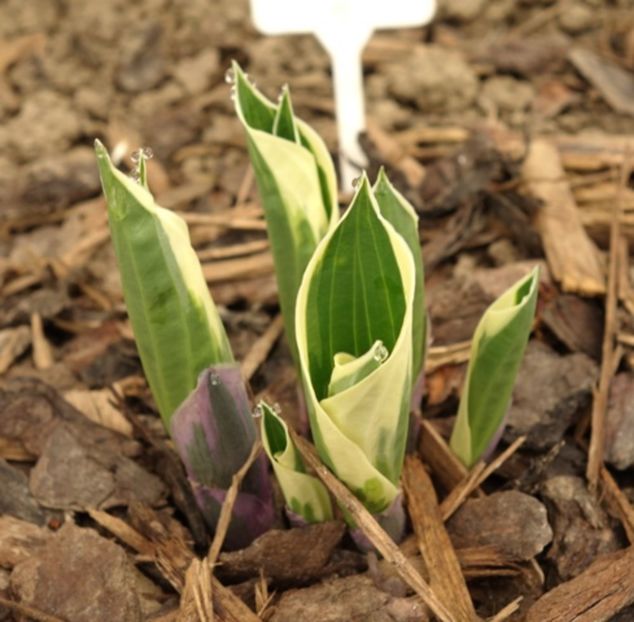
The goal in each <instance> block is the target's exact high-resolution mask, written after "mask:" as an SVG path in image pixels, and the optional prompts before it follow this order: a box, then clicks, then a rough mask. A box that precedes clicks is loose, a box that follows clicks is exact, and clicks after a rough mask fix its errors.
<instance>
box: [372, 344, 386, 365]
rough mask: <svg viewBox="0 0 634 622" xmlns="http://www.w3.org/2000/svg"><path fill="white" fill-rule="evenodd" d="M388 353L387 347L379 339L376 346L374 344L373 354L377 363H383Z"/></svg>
mask: <svg viewBox="0 0 634 622" xmlns="http://www.w3.org/2000/svg"><path fill="white" fill-rule="evenodd" d="M389 355H390V353H389V352H388V350H387V348H386V347H385V346H384V345H383V342H382V341H379V342H378V343H377V344H376V346H374V355H373V358H374V360H375V361H376V362H377V363H384V362H385V360H386V359H387V357H388V356H389Z"/></svg>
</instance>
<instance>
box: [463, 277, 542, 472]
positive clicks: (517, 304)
mask: <svg viewBox="0 0 634 622" xmlns="http://www.w3.org/2000/svg"><path fill="white" fill-rule="evenodd" d="M538 284H539V270H538V268H535V269H534V270H533V271H532V272H531V273H530V274H529V275H527V276H526V277H524V278H523V279H521V280H519V281H518V282H517V283H516V284H515V285H513V287H511V288H510V289H508V290H507V291H506V292H505V293H504V294H502V295H501V296H500V297H499V298H498V299H497V300H496V301H495V302H494V303H493V304H492V305H491V306H490V307H489V308H488V309H487V310H486V312H485V314H484V315H483V316H482V319H481V320H480V323H479V324H478V326H477V328H476V331H475V334H474V336H473V341H472V344H471V357H470V359H469V367H468V370H467V378H466V381H465V384H464V388H463V390H462V396H461V399H460V405H459V408H458V417H457V419H456V423H455V425H454V428H453V432H452V435H451V441H450V445H451V448H452V449H453V451H454V453H455V454H456V455H457V456H458V458H460V460H461V461H462V462H463V463H464V464H465V466H467V467H471V466H472V465H473V464H475V463H476V462H477V461H478V460H479V459H480V458H481V457H482V456H483V454H484V453H485V452H486V451H487V449H489V448H491V445H492V444H493V443H494V442H495V441H496V440H497V439H498V438H499V434H500V432H501V428H502V426H503V423H504V418H505V415H506V412H507V410H508V407H509V405H510V401H511V394H512V392H513V385H514V384H515V378H516V376H517V372H518V369H519V367H520V363H521V361H522V357H523V355H524V350H525V348H526V344H527V343H528V337H529V335H530V331H531V326H532V323H533V318H534V316H535V306H536V304H537V290H538Z"/></svg>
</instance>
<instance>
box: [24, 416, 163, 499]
mask: <svg viewBox="0 0 634 622" xmlns="http://www.w3.org/2000/svg"><path fill="white" fill-rule="evenodd" d="M30 486H31V491H32V492H33V495H34V497H35V498H36V499H37V500H38V501H39V502H40V503H41V504H42V505H43V506H45V507H48V508H54V509H58V510H87V509H93V508H99V509H104V508H109V507H114V506H117V505H122V504H127V503H130V502H132V501H141V502H143V503H147V504H150V505H155V504H157V503H158V502H159V501H160V500H161V499H162V497H163V494H164V492H165V488H164V486H163V483H162V482H161V481H160V480H159V479H158V478H157V477H156V476H155V475H152V474H151V473H149V472H147V471H146V470H145V469H143V468H142V467H141V466H139V465H138V464H136V462H134V461H133V460H131V459H130V458H127V457H125V456H121V455H118V454H117V453H115V452H112V451H110V450H108V449H106V448H103V447H100V446H99V445H96V444H92V443H90V442H85V441H84V440H83V439H82V437H81V434H78V433H77V431H75V430H73V429H72V428H71V426H70V425H68V424H66V423H59V424H58V425H57V426H56V427H55V428H54V430H53V432H52V433H51V435H50V436H49V438H48V439H47V441H46V443H45V444H44V447H43V448H42V455H41V456H40V458H39V460H38V461H37V464H36V465H35V467H33V469H32V471H31V478H30Z"/></svg>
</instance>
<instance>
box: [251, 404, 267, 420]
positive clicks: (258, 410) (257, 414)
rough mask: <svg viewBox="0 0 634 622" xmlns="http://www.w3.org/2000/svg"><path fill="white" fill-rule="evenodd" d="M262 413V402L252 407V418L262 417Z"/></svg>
mask: <svg viewBox="0 0 634 622" xmlns="http://www.w3.org/2000/svg"><path fill="white" fill-rule="evenodd" d="M262 415H264V407H263V406H262V404H258V405H257V406H256V407H255V408H254V409H253V418H254V419H259V418H260V417H262Z"/></svg>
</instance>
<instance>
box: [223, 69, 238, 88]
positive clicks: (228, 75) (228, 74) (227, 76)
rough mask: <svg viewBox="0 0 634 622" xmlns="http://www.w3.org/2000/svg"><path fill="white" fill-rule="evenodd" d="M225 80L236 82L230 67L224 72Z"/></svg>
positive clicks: (229, 82) (231, 82)
mask: <svg viewBox="0 0 634 622" xmlns="http://www.w3.org/2000/svg"><path fill="white" fill-rule="evenodd" d="M225 82H226V83H227V84H235V83H236V74H235V72H234V71H233V68H232V67H229V69H227V71H226V72H225Z"/></svg>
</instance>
